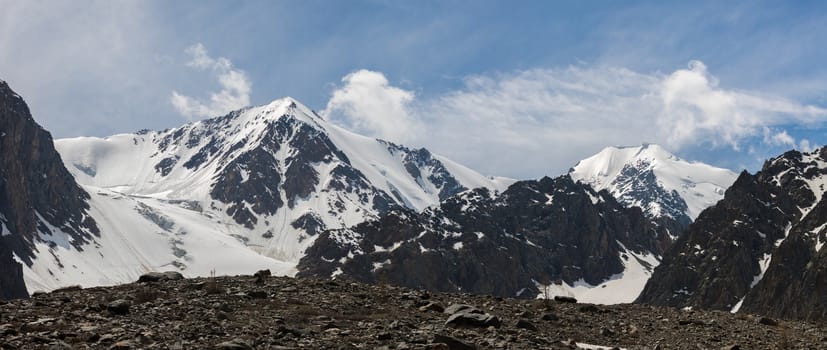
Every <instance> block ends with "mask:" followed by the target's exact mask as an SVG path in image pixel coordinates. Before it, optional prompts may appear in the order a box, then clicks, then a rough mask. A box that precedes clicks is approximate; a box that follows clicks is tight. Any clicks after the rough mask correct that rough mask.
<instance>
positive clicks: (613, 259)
mask: <svg viewBox="0 0 827 350" xmlns="http://www.w3.org/2000/svg"><path fill="white" fill-rule="evenodd" d="M660 234H661V235H662V234H663V233H660ZM658 235H659V233H658V232H656V231H655V228H654V226H653V225H651V224H650V222H649V220H648V219H646V218H645V217H644V216H643V214H642V213H641V211H640V209H638V208H624V207H623V206H621V205H620V204H618V203H617V202H616V201H615V200H614V198H612V196H611V195H610V194H609V193H608V192H605V191H602V192H599V193H598V192H595V191H594V190H592V189H591V188H590V187H589V186H587V185H582V184H578V183H575V182H573V181H572V180H571V178H570V177H568V176H562V177H559V178H556V179H551V178H543V179H541V180H538V181H521V182H518V183H515V184H514V185H512V186H510V187H509V188H508V189H507V190H506V191H504V192H503V193H502V194H501V195H499V196H496V195H493V194H492V193H491V192H490V191H488V190H487V189H477V190H473V191H469V192H464V193H461V194H458V195H456V196H454V197H451V198H449V199H448V200H446V201H445V202H443V203H442V204H441V205H440V206H439V207H434V208H430V209H428V210H426V211H425V212H423V213H421V214H417V213H414V212H411V211H409V210H394V211H391V212H390V213H389V214H388V215H386V216H384V217H382V218H380V219H378V220H374V221H369V222H365V223H363V224H360V225H357V226H355V227H352V228H347V229H339V230H330V231H326V232H324V233H322V235H321V236H320V237H319V238H318V239H317V240H316V242H315V243H314V245H313V246H311V247H310V248H309V249H308V251H307V255H306V256H305V257H304V258H302V260H301V262H300V263H299V266H298V269H299V276H318V277H335V278H341V277H346V278H355V279H357V280H362V281H368V282H391V283H393V284H397V285H403V286H408V287H415V288H425V289H429V290H437V291H455V292H459V291H462V292H472V293H484V294H494V295H500V296H508V297H515V296H516V297H535V296H538V295H541V294H543V293H544V292H545V293H552V294H570V295H575V296H577V297H578V298H580V299H582V300H587V301H592V302H601V303H616V302H630V301H632V300H634V298H635V297H636V296H637V294H638V293H639V292H640V290H641V289H642V287H643V284H644V283H645V281H646V279H647V278H648V275H649V273H650V271H651V269H652V268H653V267H654V266H655V265H657V264H658V255H659V254H660V251H659V248H658V244H657V242H658V238H659V237H658Z"/></svg>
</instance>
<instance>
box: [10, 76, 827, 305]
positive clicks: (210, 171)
mask: <svg viewBox="0 0 827 350" xmlns="http://www.w3.org/2000/svg"><path fill="white" fill-rule="evenodd" d="M0 131H1V132H2V134H0V147H2V148H0V151H2V152H0V175H2V176H0V233H2V236H0V243H2V244H0V298H14V297H23V296H26V295H27V292H31V291H34V290H51V289H55V288H57V287H61V286H67V285H73V284H81V285H84V286H93V285H107V284H117V283H123V282H130V281H134V280H135V279H136V278H137V277H138V276H139V275H140V274H142V273H144V272H147V271H152V270H177V271H180V272H182V273H184V274H185V275H190V276H197V275H202V276H203V275H207V274H210V273H211V272H212V271H215V272H217V273H218V274H240V273H250V272H251V271H255V270H258V269H262V268H269V269H271V271H273V272H274V273H276V274H282V275H294V274H298V275H299V276H316V277H324V278H348V279H357V280H363V281H368V282H389V283H394V284H399V285H404V286H409V287H416V288H425V289H431V290H439V291H461V292H474V293H486V294H493V295H500V296H509V297H532V298H533V297H543V296H551V295H560V294H564V295H570V296H575V297H577V298H579V299H580V300H584V301H589V302H598V303H617V302H631V301H634V300H637V301H638V302H643V303H653V304H662V305H672V306H696V307H703V308H713V309H721V310H728V311H749V312H761V313H767V314H771V315H776V316H780V317H797V318H808V319H823V318H824V317H825V315H827V311H825V310H827V309H825V307H824V305H827V300H823V299H824V295H827V293H825V291H827V289H825V288H827V287H824V284H823V283H822V282H823V281H825V280H827V279H826V278H825V272H824V269H822V268H821V266H824V265H825V263H824V262H823V261H822V260H823V254H822V253H821V247H822V245H823V243H824V242H825V241H827V236H825V235H827V229H825V226H827V204H825V200H823V197H824V193H825V186H827V149H821V150H817V151H815V152H812V153H800V152H797V151H791V152H788V153H785V154H784V155H782V156H779V157H777V158H774V159H771V160H769V161H767V163H766V164H765V166H764V168H763V169H762V170H761V171H760V172H758V173H757V174H754V175H752V174H749V173H746V172H743V173H742V174H740V176H736V174H734V173H732V172H730V171H728V170H725V169H720V168H715V167H712V166H709V165H706V164H702V163H697V162H687V161H685V160H682V159H679V158H678V157H676V156H674V155H672V154H670V153H668V152H667V151H665V150H664V149H663V148H662V147H660V146H657V145H651V144H644V145H641V146H638V147H608V148H606V149H604V150H603V151H601V152H599V153H598V154H596V155H594V156H592V157H589V158H587V159H584V160H583V161H581V162H579V163H578V164H577V165H575V166H574V167H573V168H572V169H571V171H570V172H569V173H568V174H566V175H563V176H558V177H556V178H549V177H544V178H542V179H539V180H527V181H515V180H511V179H506V178H495V177H487V176H483V175H481V174H479V173H477V172H475V171H473V170H470V169H468V168H466V167H464V166H462V165H459V164H457V163H455V162H452V161H451V160H448V159H446V158H444V157H441V156H438V155H434V154H432V153H431V152H429V151H428V150H426V149H424V148H420V149H415V148H410V147H406V146H403V145H397V144H394V143H391V142H387V141H383V140H378V139H373V138H368V137H364V136H360V135H357V134H354V133H351V132H349V131H347V130H344V129H342V128H340V127H338V126H336V125H333V124H330V123H329V122H327V121H326V120H324V119H323V118H321V117H319V116H318V115H317V114H316V113H315V112H313V111H312V110H310V109H308V108H307V107H305V106H303V105H301V104H300V103H299V102H297V101H296V100H294V99H292V98H284V99H280V100H276V101H273V102H272V103H270V104H267V105H263V106H258V107H250V108H244V109H241V110H238V111H234V112H231V113H229V114H227V115H225V116H221V117H217V118H212V119H208V120H203V121H199V122H194V123H189V124H186V125H184V126H181V127H179V128H174V129H168V130H163V131H147V130H144V131H140V132H137V133H132V134H120V135H114V136H111V137H107V138H93V137H81V138H74V139H64V140H57V141H55V142H53V141H52V139H51V136H50V135H49V133H48V132H47V131H45V130H43V129H42V128H41V127H40V126H38V125H37V124H36V123H35V121H34V119H33V118H32V116H31V115H30V113H29V109H28V107H27V106H26V104H25V102H24V101H23V99H22V98H21V97H20V96H18V95H17V94H15V93H14V91H12V90H11V88H9V86H8V85H7V84H5V83H0ZM736 177H737V180H736ZM733 182H734V184H733ZM730 185H731V186H730ZM650 277H651V278H650Z"/></svg>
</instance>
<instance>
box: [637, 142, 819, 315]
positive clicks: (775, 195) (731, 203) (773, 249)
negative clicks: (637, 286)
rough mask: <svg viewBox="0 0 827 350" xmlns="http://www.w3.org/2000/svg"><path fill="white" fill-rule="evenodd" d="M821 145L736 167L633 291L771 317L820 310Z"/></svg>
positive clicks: (646, 297) (655, 300)
mask: <svg viewBox="0 0 827 350" xmlns="http://www.w3.org/2000/svg"><path fill="white" fill-rule="evenodd" d="M825 178H827V148H825V149H821V150H817V151H815V152H812V153H804V154H802V153H800V152H797V151H790V152H787V153H785V154H783V155H781V156H779V157H776V158H774V159H771V160H769V161H767V162H766V163H765V164H764V167H763V168H762V169H761V171H759V172H758V173H756V174H754V175H751V174H748V173H746V172H744V173H742V174H741V176H740V177H739V178H738V180H737V181H736V182H735V184H733V186H732V187H731V188H730V189H729V190H727V192H726V195H725V197H724V199H723V200H722V201H721V202H719V203H718V204H717V205H716V206H714V207H711V208H709V209H707V210H706V211H704V212H703V213H701V215H700V216H699V217H698V219H697V220H696V221H695V223H693V224H692V225H690V226H689V228H688V230H687V232H686V234H685V236H683V237H681V238H680V239H679V240H678V241H677V242H676V243H675V245H674V246H673V247H672V248H671V249H669V251H668V252H667V253H666V254H665V255H664V259H663V262H662V264H661V265H660V266H659V267H658V268H657V269H656V270H655V274H654V275H653V276H652V279H650V280H649V283H648V284H647V286H646V288H645V289H644V291H643V293H642V294H641V296H640V298H639V299H638V301H639V302H643V303H650V304H656V305H671V306H696V307H703V308H712V309H720V310H732V309H734V308H736V306H737V305H739V303H740V306H739V311H746V312H754V313H762V314H767V315H772V316H777V317H786V318H803V319H825V317H827V269H826V268H825V266H827V255H825V254H827V253H825V252H827V250H822V249H821V245H822V244H823V242H827V237H825V236H826V235H827V229H825V223H827V201H825V199H824V197H825V196H824V192H825V188H824V186H825V185H824V184H825V183H827V182H825Z"/></svg>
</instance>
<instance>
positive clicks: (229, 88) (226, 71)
mask: <svg viewBox="0 0 827 350" xmlns="http://www.w3.org/2000/svg"><path fill="white" fill-rule="evenodd" d="M186 53H187V54H189V55H190V56H191V59H190V61H189V62H187V66H189V67H192V68H195V69H198V70H204V71H208V72H210V73H211V74H214V75H215V78H216V79H217V80H218V83H219V85H220V86H221V90H220V91H218V92H214V93H211V94H210V98H209V101H203V100H201V99H198V98H195V97H190V96H186V95H183V94H181V93H179V92H178V91H175V90H173V91H172V96H171V97H170V102H172V105H173V106H174V107H175V109H176V110H177V111H178V113H180V114H181V115H183V116H184V117H186V118H188V119H190V120H191V119H193V118H196V117H211V116H217V115H222V114H225V113H227V112H230V111H232V110H235V109H239V108H242V107H246V106H248V105H249V104H250V93H251V92H252V83H250V79H249V78H248V77H247V74H246V73H245V72H244V71H242V70H240V69H237V68H235V67H233V64H232V62H230V60H228V59H226V58H224V57H218V58H212V57H210V55H209V54H208V52H207V49H206V48H205V47H204V45H203V44H201V43H198V44H195V45H193V46H190V47H188V48H187V49H186Z"/></svg>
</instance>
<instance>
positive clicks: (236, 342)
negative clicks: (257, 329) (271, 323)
mask: <svg viewBox="0 0 827 350" xmlns="http://www.w3.org/2000/svg"><path fill="white" fill-rule="evenodd" d="M213 348H214V349H216V350H253V347H252V346H251V345H250V344H248V343H247V342H245V341H244V340H241V339H233V340H230V341H225V342H223V343H219V344H216V345H215V346H214V347H213Z"/></svg>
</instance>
